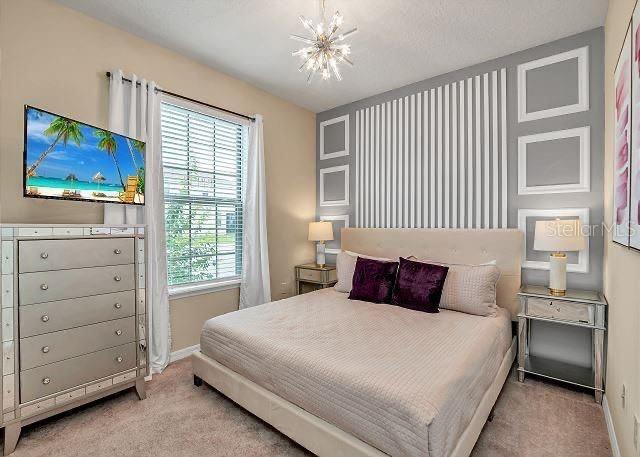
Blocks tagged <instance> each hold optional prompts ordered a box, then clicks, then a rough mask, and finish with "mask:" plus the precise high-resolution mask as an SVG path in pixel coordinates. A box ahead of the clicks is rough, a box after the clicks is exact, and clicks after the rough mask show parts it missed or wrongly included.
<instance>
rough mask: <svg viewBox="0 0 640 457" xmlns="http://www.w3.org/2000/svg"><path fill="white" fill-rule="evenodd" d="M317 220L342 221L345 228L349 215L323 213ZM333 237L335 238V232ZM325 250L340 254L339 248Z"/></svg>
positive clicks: (347, 225)
mask: <svg viewBox="0 0 640 457" xmlns="http://www.w3.org/2000/svg"><path fill="white" fill-rule="evenodd" d="M319 220H320V221H322V222H324V221H343V222H344V226H345V228H347V227H349V215H348V214H341V215H338V216H334V215H323V216H320V217H319ZM333 237H334V238H335V233H334V235H333ZM325 252H326V253H327V254H340V249H334V248H326V249H325Z"/></svg>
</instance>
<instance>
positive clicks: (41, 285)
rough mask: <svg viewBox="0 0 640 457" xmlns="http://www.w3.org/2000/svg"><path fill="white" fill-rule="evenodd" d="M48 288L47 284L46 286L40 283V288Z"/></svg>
mask: <svg viewBox="0 0 640 457" xmlns="http://www.w3.org/2000/svg"><path fill="white" fill-rule="evenodd" d="M48 288H49V286H47V285H46V284H40V289H42V290H47V289H48Z"/></svg>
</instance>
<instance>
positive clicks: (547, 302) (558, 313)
mask: <svg viewBox="0 0 640 457" xmlns="http://www.w3.org/2000/svg"><path fill="white" fill-rule="evenodd" d="M526 313H527V315H528V316H536V317H544V318H547V319H557V320H561V321H568V322H578V323H581V324H590V325H593V323H594V307H593V305H590V304H587V303H576V302H571V301H565V300H554V299H546V298H534V297H529V298H527V310H526Z"/></svg>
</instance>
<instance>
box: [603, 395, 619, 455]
mask: <svg viewBox="0 0 640 457" xmlns="http://www.w3.org/2000/svg"><path fill="white" fill-rule="evenodd" d="M602 410H603V411H604V421H605V422H606V423H607V431H608V432H609V441H611V453H612V454H613V457H621V456H620V448H619V447H618V439H617V438H616V431H615V429H614V428H613V419H612V418H611V410H610V409H609V402H608V401H607V396H606V395H603V397H602Z"/></svg>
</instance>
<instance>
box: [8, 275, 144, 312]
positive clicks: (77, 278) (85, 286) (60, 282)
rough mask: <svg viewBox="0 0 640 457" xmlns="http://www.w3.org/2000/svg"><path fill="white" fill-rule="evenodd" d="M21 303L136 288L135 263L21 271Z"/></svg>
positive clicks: (26, 303)
mask: <svg viewBox="0 0 640 457" xmlns="http://www.w3.org/2000/svg"><path fill="white" fill-rule="evenodd" d="M18 282H19V290H20V305H29V304H32V303H43V302H49V301H54V300H64V299H67V298H76V297H86V296H89V295H100V294H106V293H110V292H120V291H125V290H132V289H134V287H135V286H134V284H135V275H134V269H133V265H117V266H111V267H93V268H80V269H74V270H60V271H46V272H40V273H21V274H20V278H19V280H18Z"/></svg>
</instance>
